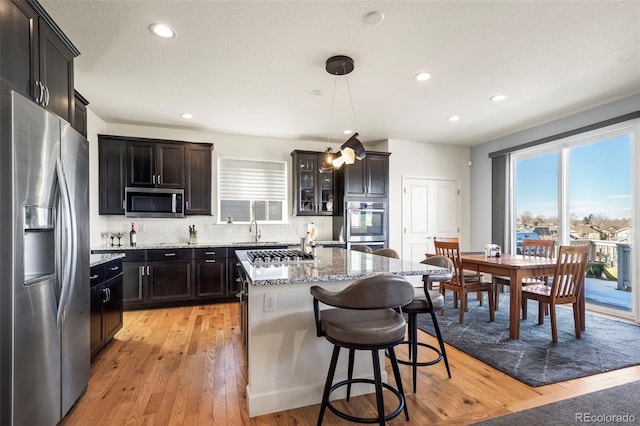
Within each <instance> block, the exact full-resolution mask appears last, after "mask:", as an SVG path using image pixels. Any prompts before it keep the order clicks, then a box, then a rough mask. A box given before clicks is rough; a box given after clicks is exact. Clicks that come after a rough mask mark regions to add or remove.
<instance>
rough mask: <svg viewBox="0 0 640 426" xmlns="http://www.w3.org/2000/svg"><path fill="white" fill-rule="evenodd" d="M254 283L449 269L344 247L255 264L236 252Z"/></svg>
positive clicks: (270, 283)
mask: <svg viewBox="0 0 640 426" xmlns="http://www.w3.org/2000/svg"><path fill="white" fill-rule="evenodd" d="M236 253H237V254H238V258H239V259H240V260H241V261H242V266H243V267H244V269H245V271H246V272H247V274H248V276H249V278H250V279H251V281H252V283H253V285H272V284H296V283H313V282H322V281H347V280H356V279H360V278H364V277H368V276H371V275H375V274H383V273H391V274H395V275H404V276H408V275H426V274H428V275H440V274H442V275H445V274H448V273H449V270H448V269H444V268H439V267H435V266H432V265H424V264H422V263H418V262H411V261H404V260H399V259H392V258H389V257H383V256H377V255H373V254H368V253H362V252H359V251H355V250H346V249H341V248H317V249H316V255H315V260H314V261H303V262H298V263H292V264H280V265H266V266H253V265H252V264H251V263H250V262H249V261H248V260H247V256H246V254H247V250H240V251H237V252H236Z"/></svg>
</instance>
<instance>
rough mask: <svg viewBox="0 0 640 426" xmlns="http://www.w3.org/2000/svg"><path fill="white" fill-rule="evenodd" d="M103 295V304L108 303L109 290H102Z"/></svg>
mask: <svg viewBox="0 0 640 426" xmlns="http://www.w3.org/2000/svg"><path fill="white" fill-rule="evenodd" d="M102 295H103V296H104V297H103V298H102V303H107V302H108V301H109V293H108V289H106V288H103V289H102Z"/></svg>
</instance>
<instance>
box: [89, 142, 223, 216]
mask: <svg viewBox="0 0 640 426" xmlns="http://www.w3.org/2000/svg"><path fill="white" fill-rule="evenodd" d="M212 149H213V145H212V144H208V143H188V142H180V141H166V140H160V139H145V138H133V137H126V136H110V135H98V156H99V159H98V162H99V170H98V174H99V178H98V179H99V182H100V204H99V213H100V214H124V207H123V203H124V189H125V187H127V186H137V187H162V188H178V189H180V188H184V194H185V213H186V214H191V215H210V214H211V150H212Z"/></svg>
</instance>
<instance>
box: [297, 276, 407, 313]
mask: <svg viewBox="0 0 640 426" xmlns="http://www.w3.org/2000/svg"><path fill="white" fill-rule="evenodd" d="M310 291H311V295H312V296H313V297H314V298H316V299H317V300H319V301H320V302H322V303H324V304H325V305H329V306H335V307H336V308H345V309H385V308H398V307H401V306H404V305H406V304H407V303H409V302H411V300H413V295H414V290H413V285H412V284H411V283H410V282H409V281H407V280H406V279H405V278H404V277H402V276H400V275H393V274H380V275H373V276H370V277H366V278H362V279H360V280H357V281H354V282H353V283H351V284H350V285H349V286H348V287H346V288H345V289H343V290H341V291H337V292H333V291H328V290H325V289H323V288H322V287H320V286H313V287H311V290H310Z"/></svg>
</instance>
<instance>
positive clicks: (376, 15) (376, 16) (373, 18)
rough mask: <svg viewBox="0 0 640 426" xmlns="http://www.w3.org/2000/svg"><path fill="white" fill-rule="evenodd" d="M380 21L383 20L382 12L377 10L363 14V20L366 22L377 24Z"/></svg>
mask: <svg viewBox="0 0 640 426" xmlns="http://www.w3.org/2000/svg"><path fill="white" fill-rule="evenodd" d="M382 21H384V13H382V12H379V11H377V10H375V11H373V12H369V13H367V14H366V15H365V16H364V22H366V23H367V24H371V25H377V24H379V23H380V22H382Z"/></svg>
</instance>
